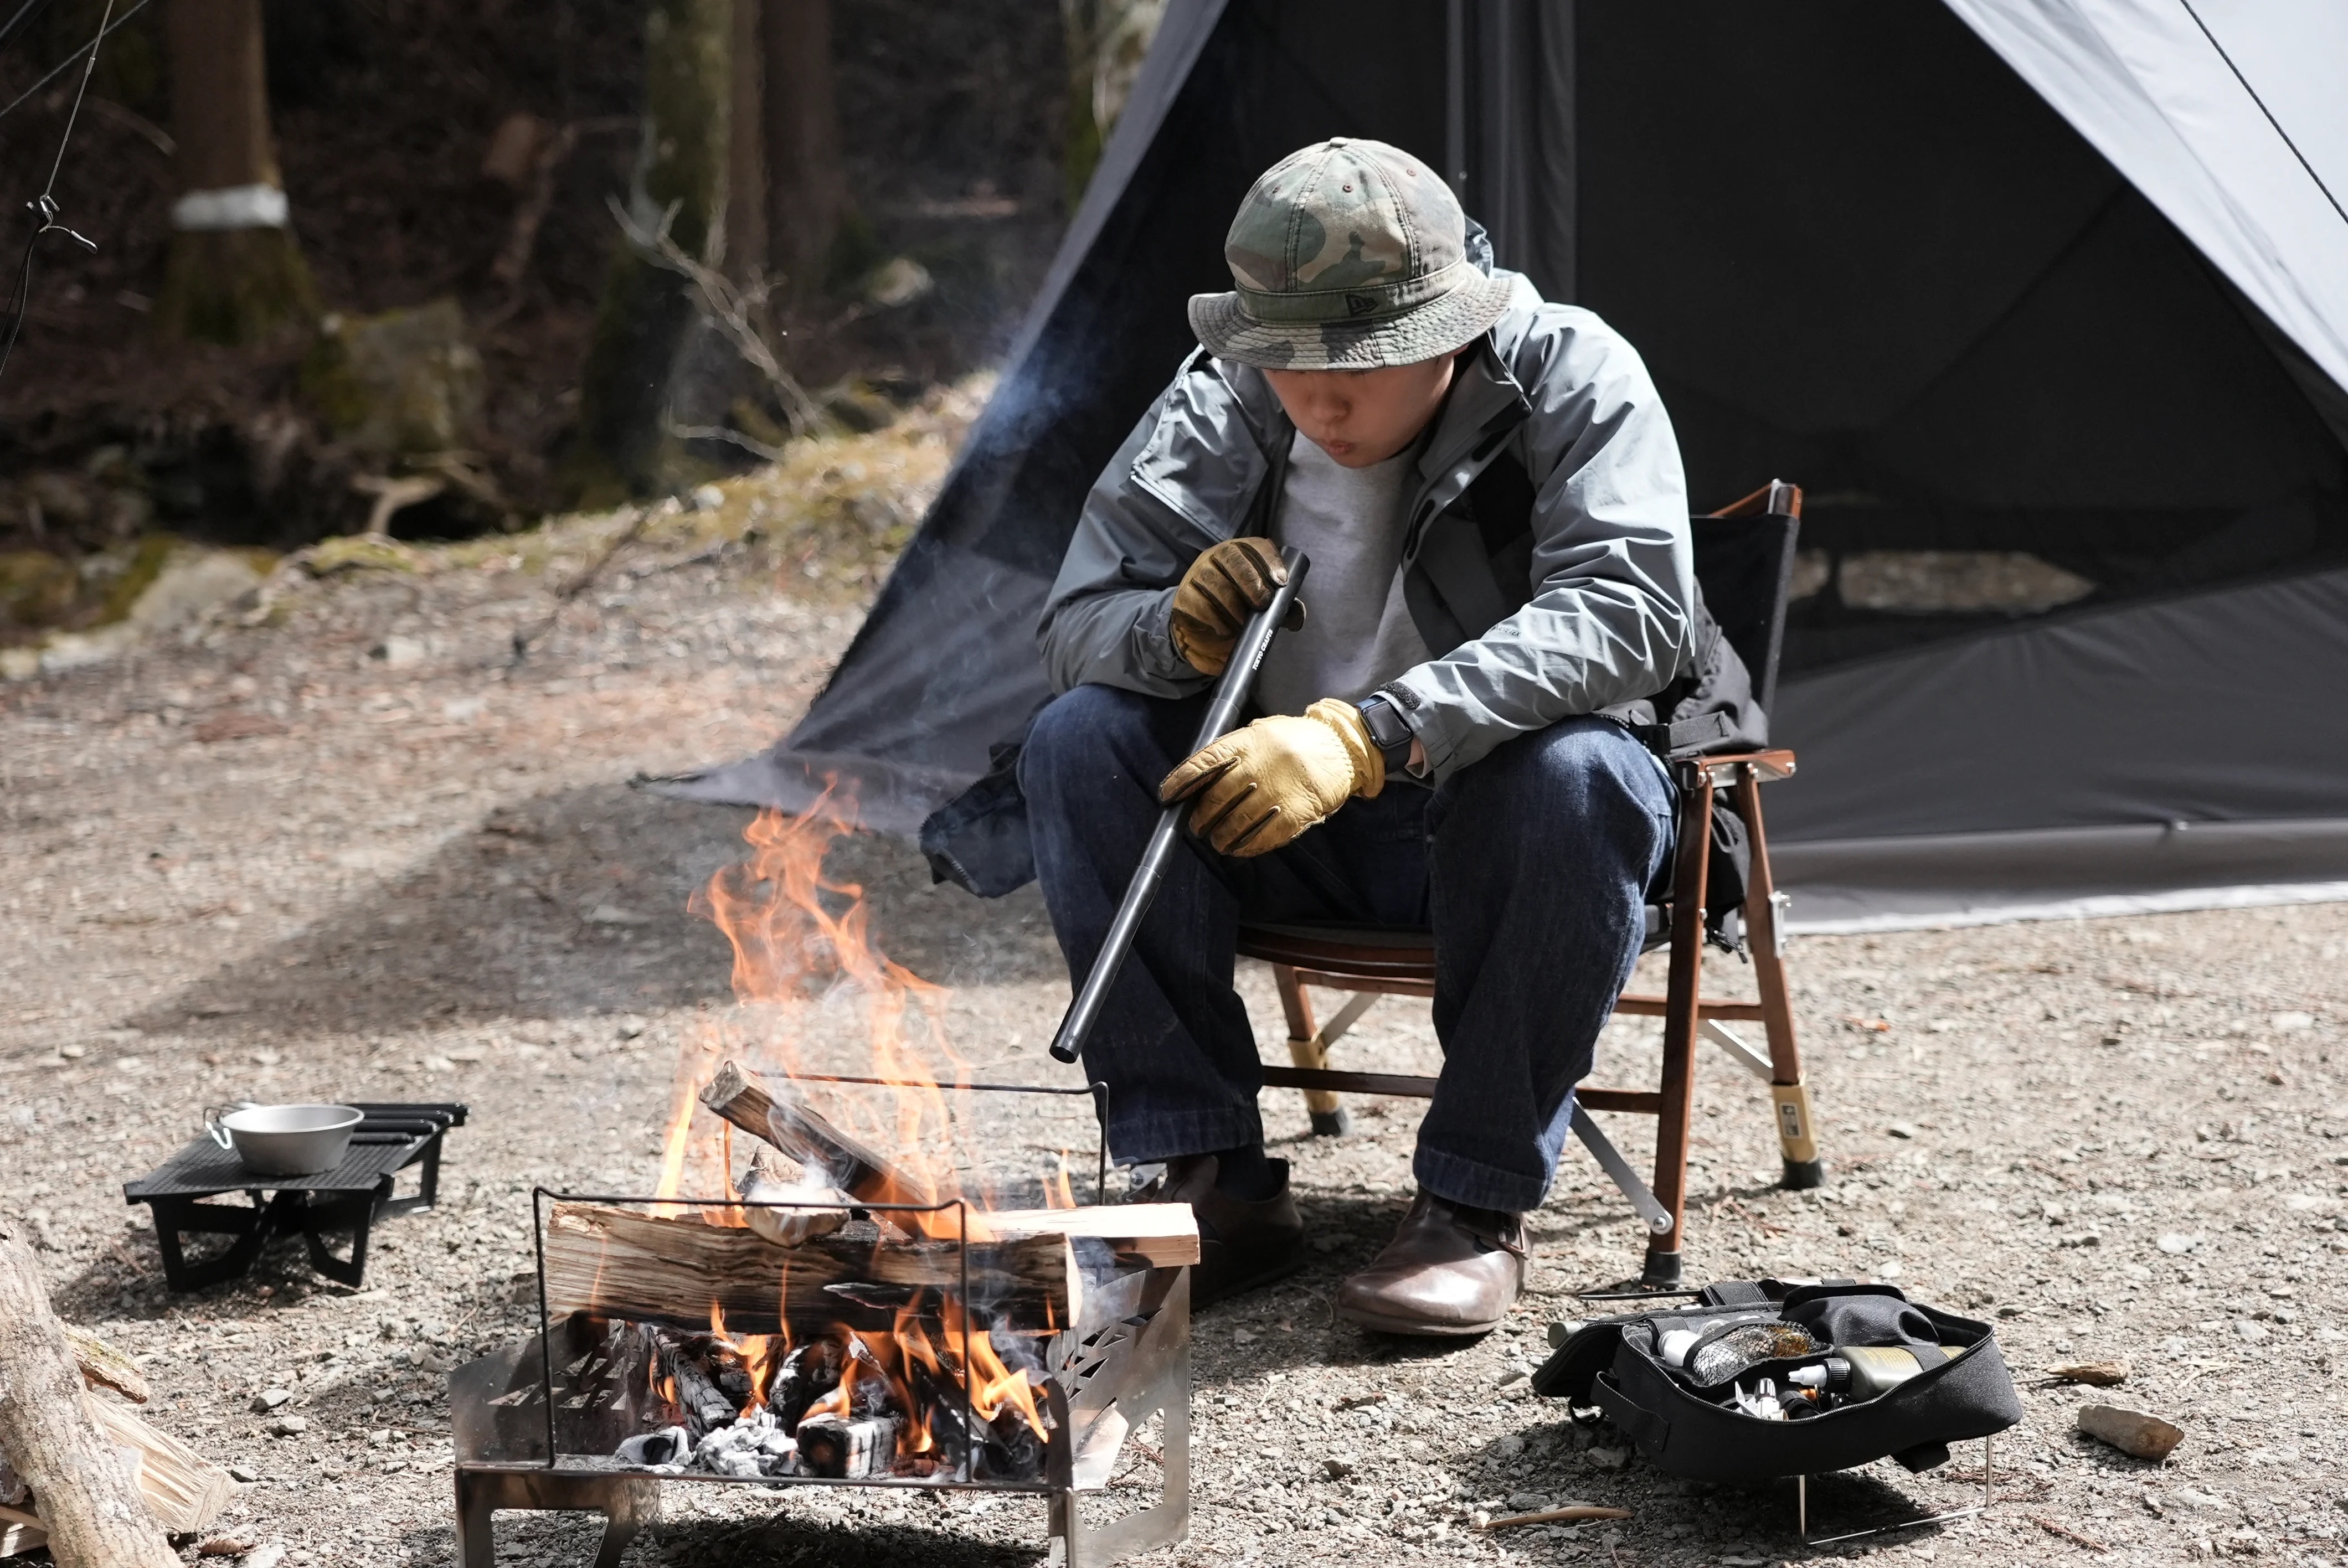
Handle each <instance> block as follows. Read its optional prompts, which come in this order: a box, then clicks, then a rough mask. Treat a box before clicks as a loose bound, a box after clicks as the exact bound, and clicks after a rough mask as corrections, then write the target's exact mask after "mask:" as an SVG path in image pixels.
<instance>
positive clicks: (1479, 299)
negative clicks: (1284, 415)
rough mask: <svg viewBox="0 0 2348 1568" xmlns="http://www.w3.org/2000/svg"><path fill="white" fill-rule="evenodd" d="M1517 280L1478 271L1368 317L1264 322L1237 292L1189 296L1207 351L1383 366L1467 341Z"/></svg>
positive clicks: (1311, 365) (1494, 315)
mask: <svg viewBox="0 0 2348 1568" xmlns="http://www.w3.org/2000/svg"><path fill="white" fill-rule="evenodd" d="M1514 288H1515V283H1514V281H1513V279H1511V278H1510V277H1509V276H1507V275H1502V276H1498V277H1494V276H1489V275H1488V274H1485V273H1481V272H1478V274H1477V275H1476V277H1475V278H1474V280H1473V281H1472V282H1468V283H1467V284H1466V285H1464V286H1463V287H1460V288H1457V289H1454V290H1452V291H1451V292H1449V293H1447V294H1444V295H1442V296H1440V297H1439V298H1437V299H1432V300H1428V301H1427V302H1425V303H1424V304H1418V305H1413V306H1411V307H1410V308H1409V309H1407V310H1403V311H1397V312H1395V313H1394V314H1392V315H1390V316H1379V317H1375V318H1373V319H1371V320H1368V321H1344V322H1277V323H1275V322H1261V321H1257V320H1255V319H1254V318H1252V317H1251V316H1250V315H1248V313H1246V311H1245V309H1244V308H1243V307H1242V305H1241V300H1240V296H1239V294H1238V293H1237V292H1231V293H1222V294H1193V295H1191V296H1190V330H1191V331H1192V332H1194V333H1198V334H1199V341H1200V343H1204V344H1206V345H1207V349H1208V352H1210V353H1211V354H1217V355H1219V356H1220V357H1221V358H1224V359H1235V360H1237V361H1239V362H1240V363H1241V364H1251V365H1253V366H1255V367H1256V368H1257V369H1258V370H1382V369H1384V368H1385V367H1386V366H1388V365H1396V364H1418V363H1420V362H1421V361H1422V360H1429V359H1434V358H1436V357H1437V356H1438V355H1441V354H1451V353H1454V352H1455V351H1457V350H1459V349H1462V348H1465V347H1467V346H1468V344H1469V343H1473V342H1475V341H1476V340H1477V339H1478V338H1479V337H1481V336H1483V335H1484V334H1485V333H1488V332H1489V331H1490V330H1491V329H1492V323H1494V322H1497V321H1498V320H1499V319H1500V318H1501V316H1503V315H1505V314H1506V313H1508V309H1509V296H1510V293H1511V292H1512V291H1513V290H1514Z"/></svg>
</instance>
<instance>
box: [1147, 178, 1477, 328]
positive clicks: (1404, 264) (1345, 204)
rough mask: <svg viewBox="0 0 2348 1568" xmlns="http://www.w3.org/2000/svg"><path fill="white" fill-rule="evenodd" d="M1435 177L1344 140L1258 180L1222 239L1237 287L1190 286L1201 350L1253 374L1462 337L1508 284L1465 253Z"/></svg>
mask: <svg viewBox="0 0 2348 1568" xmlns="http://www.w3.org/2000/svg"><path fill="white" fill-rule="evenodd" d="M1467 245H1468V220H1467V218H1466V217H1465V215H1463V214H1462V213H1461V212H1460V210H1459V202H1458V200H1457V198H1455V197H1454V196H1453V195H1452V194H1451V190H1450V188H1449V187H1448V186H1447V185H1445V184H1444V183H1443V179H1442V177H1441V176H1439V175H1437V173H1436V172H1435V170H1433V169H1429V168H1427V167H1426V165H1425V164H1424V163H1421V162H1420V161H1419V160H1418V159H1415V158H1413V157H1411V155H1410V154H1408V153H1406V152H1404V151H1403V150H1401V149H1399V148H1393V147H1388V146H1387V145H1386V144H1385V143H1384V142H1382V141H1355V140H1353V139H1352V138H1346V137H1332V138H1330V139H1329V140H1327V141H1324V142H1321V143H1319V144H1317V145H1315V146H1313V147H1308V148H1306V149H1304V150H1303V151H1302V152H1292V153H1290V154H1289V155H1288V156H1287V157H1286V158H1283V159H1281V160H1280V161H1279V162H1278V163H1276V164H1274V165H1272V169H1270V170H1269V171H1268V172H1266V173H1265V175H1264V176H1263V178H1262V179H1259V180H1257V181H1256V182H1255V185H1254V186H1253V188H1252V189H1251V190H1249V191H1248V193H1247V200H1244V201H1242V202H1241V203H1240V212H1239V216H1238V217H1237V218H1234V219H1233V220H1231V233H1230V234H1229V235H1228V236H1227V237H1226V238H1225V239H1224V241H1223V258H1224V260H1226V261H1229V262H1230V263H1231V281H1232V282H1235V283H1237V284H1238V285H1239V287H1238V288H1236V289H1234V290H1233V291H1231V292H1230V293H1227V294H1193V295H1191V296H1190V328H1191V330H1192V331H1193V332H1195V333H1198V334H1199V341H1200V343H1205V344H1206V345H1207V347H1208V349H1209V350H1210V351H1211V352H1213V353H1215V354H1220V355H1222V356H1223V357H1225V358H1227V359H1235V360H1238V361H1239V362H1240V363H1241V364H1251V365H1254V366H1256V367H1257V368H1258V369H1260V370H1375V369H1378V368H1380V367H1382V366H1385V365H1391V364H1416V363H1417V362H1419V361H1420V360H1426V359H1433V358H1435V357H1436V356H1437V354H1448V353H1450V352H1452V351H1453V350H1455V349H1457V348H1461V347H1464V346H1465V345H1466V344H1468V343H1472V342H1474V341H1475V340H1476V339H1477V338H1478V336H1480V335H1482V334H1483V333H1485V332H1486V331H1487V330H1488V329H1489V328H1490V327H1491V325H1492V323H1494V322H1496V321H1498V320H1499V319H1500V315H1501V313H1503V312H1504V311H1506V310H1507V309H1508V304H1509V287H1510V284H1509V280H1507V279H1505V278H1495V277H1492V276H1489V275H1488V274H1487V273H1486V272H1484V271H1483V270H1482V269H1481V268H1479V267H1478V266H1477V265H1476V263H1475V262H1473V261H1469V260H1468V254H1467Z"/></svg>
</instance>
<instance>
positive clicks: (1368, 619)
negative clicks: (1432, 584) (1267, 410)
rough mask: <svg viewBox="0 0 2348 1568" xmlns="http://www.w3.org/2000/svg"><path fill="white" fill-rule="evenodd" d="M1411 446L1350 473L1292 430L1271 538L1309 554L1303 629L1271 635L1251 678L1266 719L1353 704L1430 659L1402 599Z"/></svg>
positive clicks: (1413, 457) (1414, 451)
mask: <svg viewBox="0 0 2348 1568" xmlns="http://www.w3.org/2000/svg"><path fill="white" fill-rule="evenodd" d="M1417 459H1418V448H1417V447H1416V446H1412V447H1410V448H1408V449H1406V450H1405V451H1403V452H1401V453H1398V454H1396V455H1395V456H1392V457H1389V458H1387V459H1386V460H1385V462H1383V463H1374V464H1372V465H1371V466H1368V467H1366V468H1348V467H1346V466H1344V464H1342V463H1339V462H1338V461H1337V460H1336V459H1335V458H1334V457H1332V456H1329V454H1327V453H1326V452H1323V451H1322V450H1321V448H1320V447H1318V446H1314V445H1313V442H1312V441H1311V439H1309V438H1308V437H1307V436H1304V435H1303V433H1302V432H1299V433H1298V435H1297V436H1296V439H1295V440H1294V442H1292V444H1291V445H1290V446H1289V449H1288V478H1287V483H1286V484H1285V486H1284V487H1282V491H1281V497H1280V509H1279V514H1278V516H1277V518H1276V519H1275V520H1274V522H1273V525H1272V537H1273V538H1274V539H1276V540H1277V541H1278V542H1279V543H1280V544H1281V545H1282V546H1283V547H1290V546H1292V547H1294V548H1298V549H1301V550H1303V552H1304V553H1305V554H1306V555H1308V556H1310V557H1312V558H1313V569H1312V571H1311V572H1310V573H1309V574H1308V575H1307V576H1306V578H1305V579H1304V588H1303V593H1302V596H1301V597H1302V598H1303V600H1304V604H1305V609H1306V612H1307V616H1306V620H1305V624H1304V628H1303V630H1301V631H1283V632H1282V633H1281V634H1280V635H1279V636H1277V637H1275V638H1273V639H1272V651H1271V652H1270V653H1268V654H1266V655H1265V656H1264V661H1263V670H1262V673H1261V674H1259V675H1258V676H1257V679H1256V702H1258V704H1260V705H1261V706H1262V709H1263V711H1264V712H1267V713H1302V712H1304V710H1305V709H1306V708H1308V707H1310V706H1311V705H1312V704H1313V703H1314V702H1318V701H1319V700H1320V699H1322V698H1323V697H1338V698H1342V699H1344V701H1346V702H1354V701H1358V700H1359V699H1361V698H1363V697H1365V696H1367V695H1369V693H1370V692H1374V691H1375V690H1376V689H1377V688H1378V687H1380V686H1383V685H1385V683H1386V682H1389V681H1391V680H1393V679H1394V678H1395V676H1397V675H1399V674H1401V673H1402V672H1403V671H1406V670H1408V669H1410V668H1411V667H1412V666H1414V665H1416V664H1423V663H1425V662H1426V661H1427V660H1428V659H1429V658H1430V657H1432V655H1430V654H1429V652H1428V651H1427V647H1426V643H1425V642H1424V641H1421V640H1420V638H1419V635H1418V628H1417V627H1416V625H1414V624H1413V623H1412V621H1411V619H1410V610H1409V609H1408V607H1406V605H1405V604H1404V603H1403V596H1402V572H1401V570H1400V568H1401V566H1402V543H1403V531H1404V528H1406V525H1407V524H1408V522H1409V518H1408V516H1407V515H1406V510H1407V508H1408V507H1409V505H1410V497H1411V494H1412V490H1413V488H1414V485H1415V482H1416V477H1417V473H1418V464H1417Z"/></svg>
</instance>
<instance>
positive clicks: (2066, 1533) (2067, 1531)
mask: <svg viewBox="0 0 2348 1568" xmlns="http://www.w3.org/2000/svg"><path fill="white" fill-rule="evenodd" d="M2030 1522H2031V1523H2033V1524H2034V1525H2036V1526H2038V1528H2039V1529H2041V1530H2043V1531H2044V1532H2046V1533H2047V1534H2049V1535H2055V1536H2060V1537H2061V1538H2062V1539H2063V1540H2065V1541H2068V1542H2071V1543H2072V1544H2073V1545H2075V1546H2084V1547H2085V1548H2086V1549H2087V1550H2088V1551H2090V1552H2109V1551H2110V1550H2111V1547H2110V1546H2109V1545H2107V1544H2106V1543H2105V1542H2101V1541H2098V1540H2096V1538H2095V1537H2094V1536H2092V1535H2082V1534H2080V1533H2079V1532H2077V1531H2075V1530H2074V1529H2072V1528H2071V1527H2070V1526H2069V1525H2067V1524H2065V1523H2063V1522H2060V1521H2059V1520H2053V1519H2048V1518H2047V1517H2045V1516H2044V1514H2037V1513H2034V1514H2032V1515H2031V1516H2030Z"/></svg>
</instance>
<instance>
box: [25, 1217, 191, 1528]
mask: <svg viewBox="0 0 2348 1568" xmlns="http://www.w3.org/2000/svg"><path fill="white" fill-rule="evenodd" d="M90 1399H91V1396H90V1394H89V1392H88V1389H85V1388H84V1387H83V1384H82V1377H81V1370H80V1368H78V1367H77V1365H76V1364H75V1361H74V1354H73V1351H72V1349H71V1348H70V1347H68V1346H67V1343H66V1337H65V1331H64V1329H63V1328H62V1327H60V1326H59V1324H58V1322H57V1314H56V1313H55V1312H53V1311H52V1310H51V1309H50V1307H49V1297H48V1292H47V1291H46V1289H45V1288H43V1286H42V1285H41V1275H40V1267H39V1266H38V1265H37V1264H36V1262H35V1261H34V1259H33V1254H32V1250H31V1249H30V1248H29V1247H27V1246H26V1245H25V1244H24V1242H23V1241H22V1240H20V1239H18V1238H17V1236H16V1235H15V1234H14V1232H13V1231H12V1230H11V1229H10V1228H9V1227H8V1226H7V1225H5V1223H0V1454H5V1455H6V1456H7V1460H8V1464H9V1468H11V1469H12V1470H14V1471H15V1472H16V1473H17V1474H18V1475H19V1476H21V1477H23V1478H24V1481H25V1484H26V1486H28V1487H30V1488H31V1489H32V1492H33V1498H34V1501H35V1505H36V1509H37V1511H38V1512H39V1516H40V1521H41V1525H42V1527H43V1528H44V1529H46V1531H47V1532H49V1540H48V1546H49V1552H50V1554H51V1555H52V1556H54V1557H55V1558H56V1559H57V1563H58V1565H59V1568H178V1563H179V1561H180V1554H179V1553H176V1552H174V1551H172V1550H171V1544H170V1542H168V1541H166V1540H165V1539H164V1538H163V1530H162V1526H160V1524H158V1523H157V1522H155V1517H154V1515H153V1514H152V1513H151V1512H149V1510H148V1506H147V1503H146V1501H144V1500H143V1499H142V1498H141V1497H140V1496H139V1488H138V1486H137V1484H136V1483H135V1482H134V1481H133V1480H132V1477H131V1473H130V1467H129V1465H128V1464H127V1463H125V1462H124V1461H123V1460H121V1459H120V1458H119V1456H118V1455H117V1453H116V1452H115V1448H114V1443H113V1441H112V1440H110V1439H109V1438H108V1437H107V1436H106V1435H104V1434H102V1433H101V1432H100V1430H98V1422H97V1420H96V1419H94V1416H93V1413H92V1409H91V1404H90Z"/></svg>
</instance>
